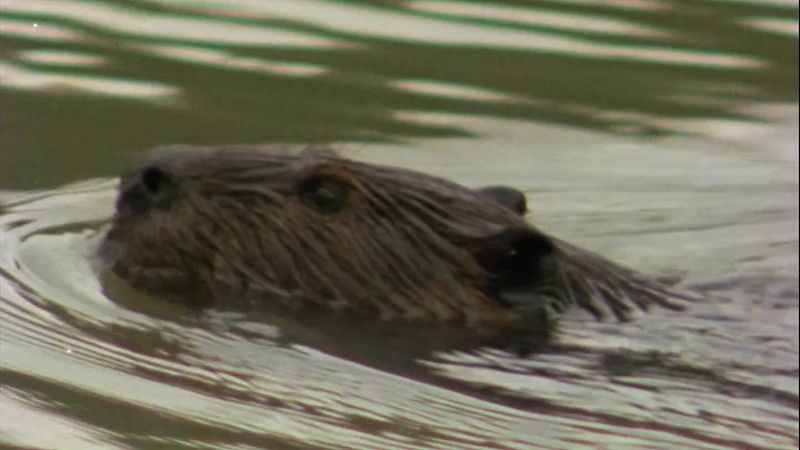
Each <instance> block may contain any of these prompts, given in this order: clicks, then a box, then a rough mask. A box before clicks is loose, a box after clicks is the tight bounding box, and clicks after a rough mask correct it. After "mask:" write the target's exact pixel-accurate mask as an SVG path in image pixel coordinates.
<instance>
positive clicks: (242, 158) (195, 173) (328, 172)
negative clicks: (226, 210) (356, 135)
mask: <svg viewBox="0 0 800 450" xmlns="http://www.w3.org/2000/svg"><path fill="white" fill-rule="evenodd" d="M151 167H158V168H160V169H162V170H165V171H167V172H169V173H170V174H173V175H175V176H178V177H180V178H185V179H194V180H196V181H199V182H208V183H211V184H213V185H225V184H226V183H227V184H235V185H237V186H242V185H244V184H257V185H259V186H260V187H262V188H272V189H275V190H276V191H284V190H286V189H291V188H292V187H293V186H294V185H295V182H297V181H302V180H303V179H304V178H307V177H311V176H334V177H337V178H339V179H341V180H343V181H346V182H349V183H350V184H351V185H352V186H353V187H355V188H359V189H365V190H370V191H374V190H380V191H385V192H387V193H391V194H392V195H393V196H404V195H409V196H427V197H428V199H429V200H436V201H441V202H446V203H463V202H466V203H480V204H481V205H486V204H488V205H490V206H489V207H490V208H492V206H493V203H494V202H491V201H488V200H487V198H486V197H485V196H481V195H478V194H477V193H476V192H475V191H473V190H471V189H468V188H466V187H464V186H461V185H459V184H457V183H454V182H451V181H449V180H445V179H443V178H439V177H436V176H431V175H427V174H423V173H420V172H416V171H413V170H409V169H402V168H397V167H386V166H380V165H374V164H369V163H364V162H359V161H354V160H350V159H346V158H343V157H341V156H339V155H338V154H336V153H335V152H333V151H332V150H329V149H326V148H305V149H296V148H295V149H293V148H288V147H246V146H234V147H201V146H191V145H171V146H165V147H158V148H155V149H153V150H151V151H149V152H147V153H146V154H144V155H143V156H142V157H140V158H139V159H138V160H137V161H136V162H135V163H134V165H133V167H132V169H131V170H130V171H129V173H128V175H129V176H131V177H135V176H136V174H138V173H141V171H142V170H145V169H147V168H151ZM287 183H288V184H287Z"/></svg>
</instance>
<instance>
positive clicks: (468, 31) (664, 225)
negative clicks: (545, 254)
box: [0, 0, 800, 450]
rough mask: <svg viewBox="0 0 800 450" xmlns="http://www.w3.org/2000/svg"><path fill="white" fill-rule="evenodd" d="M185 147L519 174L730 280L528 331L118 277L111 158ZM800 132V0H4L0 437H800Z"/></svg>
mask: <svg viewBox="0 0 800 450" xmlns="http://www.w3.org/2000/svg"><path fill="white" fill-rule="evenodd" d="M174 142H183V143H197V144H215V143H219V144H222V143H225V144H230V143H259V144H261V143H274V142H289V143H296V144H306V143H326V144H332V145H334V146H335V147H337V148H339V149H340V150H341V151H342V153H344V154H345V155H347V156H350V157H354V158H358V159H362V160H367V161H372V162H379V163H382V164H389V165H396V166H402V167H409V168H412V169H416V170H421V171H425V172H429V173H433V174H437V175H441V176H445V177H447V178H450V179H453V180H455V181H458V182H461V183H464V184H466V185H469V186H482V185H490V184H509V185H513V186H516V187H518V188H520V189H521V190H523V191H524V192H525V193H526V194H527V196H528V200H529V204H530V206H531V210H532V212H531V214H529V217H528V218H529V219H530V220H531V221H532V222H534V223H536V225H537V226H538V227H541V228H542V229H544V230H546V231H548V232H551V233H553V234H556V235H558V236H560V237H563V238H565V239H569V240H570V241H573V242H575V243H577V244H580V245H583V246H586V247H588V248H590V249H593V250H596V251H598V252H600V253H602V254H604V255H608V256H609V257H611V258H613V259H615V260H617V261H619V262H621V263H624V264H626V265H629V266H631V267H634V268H636V269H638V270H640V271H642V272H644V273H647V274H650V275H653V276H657V277H677V278H681V279H682V280H683V282H682V283H683V285H684V286H685V287H688V288H692V289H694V290H696V291H697V292H699V293H701V294H703V295H704V296H706V298H707V299H708V300H707V301H706V302H702V303H700V304H697V305H694V306H693V307H692V308H690V310H689V311H685V312H669V311H652V312H650V313H648V314H644V315H642V316H641V317H639V318H637V319H636V320H635V321H633V322H631V323H625V324H617V323H604V322H595V321H594V320H593V319H588V318H585V317H582V316H579V315H576V316H574V317H573V316H568V317H566V318H565V320H564V321H563V323H562V326H561V329H560V330H559V334H558V339H557V340H556V341H554V342H553V343H552V344H551V345H550V346H548V347H547V348H544V349H542V350H541V351H540V352H537V353H536V354H534V355H529V356H527V357H521V356H519V355H515V354H511V353H507V352H503V351H501V350H497V349H487V348H475V349H472V351H441V349H436V348H435V347H436V346H435V345H434V343H433V342H432V341H431V338H430V336H428V335H426V334H424V333H423V334H422V335H421V336H417V335H413V334H411V333H408V334H407V333H405V332H404V331H403V330H395V329H393V328H391V327H385V329H384V328H383V327H380V328H381V330H379V331H380V332H379V333H378V336H376V335H375V334H374V330H371V331H370V330H361V329H358V328H355V329H348V328H347V327H346V326H341V325H338V326H337V325H336V324H334V325H331V324H328V325H326V326H324V327H319V328H315V327H314V326H313V325H309V324H307V323H291V322H286V321H283V322H281V321H279V320H276V319H275V318H271V317H253V316H248V315H241V314H240V315H237V314H231V313H221V312H211V313H209V314H208V315H202V316H199V317H198V316H195V315H187V314H185V311H181V310H176V309H175V308H172V307H170V306H168V305H163V304H161V303H158V302H153V301H152V299H144V298H140V297H137V296H136V294H135V293H134V294H132V297H131V298H133V299H134V301H133V302H129V303H125V302H120V301H119V300H118V299H116V298H115V295H116V294H118V293H115V292H110V291H109V289H108V286H104V285H102V284H101V283H100V281H99V276H98V273H99V271H100V269H98V266H97V261H96V258H95V256H94V252H95V250H96V246H97V242H98V240H99V239H100V237H101V235H102V231H103V229H104V227H105V226H106V225H107V223H108V220H109V217H110V215H111V214H112V208H113V201H114V195H115V191H114V183H115V180H114V179H113V177H116V176H117V175H118V174H119V173H120V172H121V171H122V170H124V169H125V167H127V165H128V164H129V163H130V161H131V159H133V158H134V157H135V156H136V155H137V154H139V153H140V152H142V151H143V150H145V149H147V148H149V147H152V146H154V145H159V144H166V143H174ZM797 146H798V4H797V2H796V1H791V0H789V1H785V0H773V1H767V0H764V1H757V0H749V1H745V0H741V1H733V0H728V1H725V0H716V1H711V0H684V1H672V0H604V1H601V0H597V1H593V0H551V1H529V2H526V1H514V0H507V1H497V2H465V1H464V2H461V1H391V0H386V1H374V2H354V1H306V0H294V1H267V0H263V1H262V0H205V1H180V0H174V1H168V0H149V1H135V0H109V1H77V0H2V1H0V189H2V191H0V204H2V209H0V230H2V233H0V446H3V447H4V448H36V449H183V448H202V449H205V448H208V449H212V448H213V449H243V450H251V449H255V448H259V449H261V448H267V449H273V448H274V449H297V448H320V449H321V448H324V449H328V448H340V449H377V448H398V449H403V448H405V449H417V448H438V449H483V448H494V449H512V448H514V449H529V448H531V449H539V448H542V449H545V448H551V449H562V448H631V449H639V448H659V449H672V448H702V449H720V448H740V449H756V448H757V449H774V448H796V447H797V445H798V441H797V435H798V425H797V424H798V387H797V377H798V373H799V372H798V358H799V357H798V347H799V346H800V345H799V344H798V341H800V338H798V319H797V317H798V276H797V273H798V256H797V255H798V240H799V239H798V231H797V230H798V156H797V155H798V152H797ZM123 296H124V295H123ZM299 335H302V336H304V339H299V338H297V336H299Z"/></svg>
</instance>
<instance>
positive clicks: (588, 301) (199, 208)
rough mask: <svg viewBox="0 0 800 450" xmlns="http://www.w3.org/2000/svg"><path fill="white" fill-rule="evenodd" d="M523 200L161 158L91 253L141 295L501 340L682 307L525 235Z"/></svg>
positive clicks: (254, 156) (353, 174) (153, 158)
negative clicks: (576, 310) (448, 328)
mask: <svg viewBox="0 0 800 450" xmlns="http://www.w3.org/2000/svg"><path fill="white" fill-rule="evenodd" d="M526 210H527V206H526V199H525V195H524V194H523V193H522V192H520V191H518V190H516V189H513V188H509V187H506V186H491V187H487V188H483V189H470V188H467V187H464V186H461V185H459V184H456V183H453V182H451V181H448V180H445V179H442V178H438V177H435V176H430V175H426V174H423V173H419V172H416V171H411V170H406V169H400V168H394V167H385V166H379V165H372V164H368V163H364V162H358V161H354V160H350V159H347V158H344V157H342V156H340V155H338V154H337V153H335V152H333V151H331V150H327V149H318V148H309V149H305V150H303V151H287V150H285V149H279V148H263V147H199V146H188V145H172V146H165V147H159V148H155V149H153V150H151V151H149V152H148V153H146V154H145V155H143V156H142V157H140V158H139V159H138V160H137V161H136V163H135V164H134V165H133V166H132V167H131V168H130V169H129V170H128V171H127V173H125V174H124V175H123V176H122V177H121V179H120V182H119V195H118V199H117V202H116V213H115V216H114V218H113V222H112V224H111V228H110V230H109V231H108V233H107V235H106V236H105V238H104V241H103V244H102V246H101V254H102V255H103V257H104V258H105V260H106V261H107V262H108V264H109V266H110V268H111V270H112V271H113V272H114V273H115V274H117V275H118V276H119V277H121V278H123V279H124V280H126V281H127V282H128V283H129V284H130V285H132V286H134V287H135V288H138V289H141V290H144V291H149V292H153V293H156V294H158V293H169V294H173V295H174V294H179V295H180V297H181V298H182V299H183V300H182V301H184V302H186V303H187V304H192V305H198V306H201V307H205V306H210V305H214V304H220V303H224V302H226V301H229V300H230V299H234V298H236V299H247V301H248V302H277V303H278V304H282V305H288V306H290V307H295V308H308V307H310V308H314V309H317V310H323V311H358V312H361V313H368V314H374V315H375V316H376V317H379V318H381V319H384V320H404V321H428V322H434V321H436V322H454V323H460V324H465V325H467V326H475V327H483V326H493V327H496V326H503V324H509V323H521V322H522V323H524V322H525V321H527V320H529V319H531V318H534V317H536V318H539V319H540V318H541V317H542V316H543V315H544V316H546V317H557V316H558V314H559V313H561V312H563V311H564V310H566V309H567V308H568V307H570V306H572V305H575V306H577V307H580V308H583V309H585V310H587V311H589V312H590V313H591V314H592V315H594V316H595V317H597V318H598V319H603V318H605V317H615V318H616V319H618V320H622V321H624V320H628V319H629V318H630V317H631V314H632V313H633V312H634V311H637V310H647V309H648V308H649V307H650V305H653V304H656V305H660V306H662V307H666V308H670V309H679V308H682V307H683V306H684V305H685V300H687V299H688V298H689V297H688V296H686V295H685V294H684V293H682V292H677V291H676V290H673V289H672V288H671V287H668V286H666V285H662V284H660V283H658V282H656V281H653V280H650V279H648V278H646V277H644V276H642V275H639V274H638V273H637V272H635V271H633V270H631V269H628V268H625V267H623V266H621V265H618V264H615V263H613V262H611V261H609V260H607V259H605V258H603V257H601V256H599V255H597V254H595V253H592V252H590V251H587V250H584V249H581V248H578V247H577V246H574V245H571V244H569V243H567V242H565V241H562V240H560V239H558V238H556V237H553V236H550V235H548V234H545V233H543V232H542V231H540V230H539V229H538V228H536V227H535V226H533V225H532V224H530V223H529V222H527V221H526V220H525V218H524V214H525V212H526Z"/></svg>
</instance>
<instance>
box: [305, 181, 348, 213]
mask: <svg viewBox="0 0 800 450" xmlns="http://www.w3.org/2000/svg"><path fill="white" fill-rule="evenodd" d="M300 196H301V197H302V199H303V201H305V202H306V203H307V204H309V205H311V206H312V207H313V208H314V209H316V210H318V211H319V212H322V213H325V214H331V213H335V212H337V211H339V210H340V209H342V208H343V207H344V205H345V203H347V187H346V186H345V185H344V184H343V183H341V182H339V181H337V180H333V179H331V178H312V179H310V180H308V181H306V182H305V183H303V185H302V187H301V188H300Z"/></svg>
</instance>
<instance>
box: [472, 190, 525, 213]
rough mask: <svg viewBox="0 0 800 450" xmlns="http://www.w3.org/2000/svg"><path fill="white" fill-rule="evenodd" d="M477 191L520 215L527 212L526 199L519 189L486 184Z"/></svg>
mask: <svg viewBox="0 0 800 450" xmlns="http://www.w3.org/2000/svg"><path fill="white" fill-rule="evenodd" d="M478 193H479V194H482V195H485V196H486V197H489V198H491V199H492V200H494V201H496V202H497V203H500V204H501V205H503V206H505V207H506V208H508V209H510V210H512V211H514V212H515V213H517V214H519V215H520V216H524V215H525V213H526V212H528V200H527V199H526V198H525V194H524V193H523V192H522V191H520V190H519V189H514V188H512V187H508V186H486V187H482V188H480V189H478Z"/></svg>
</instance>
